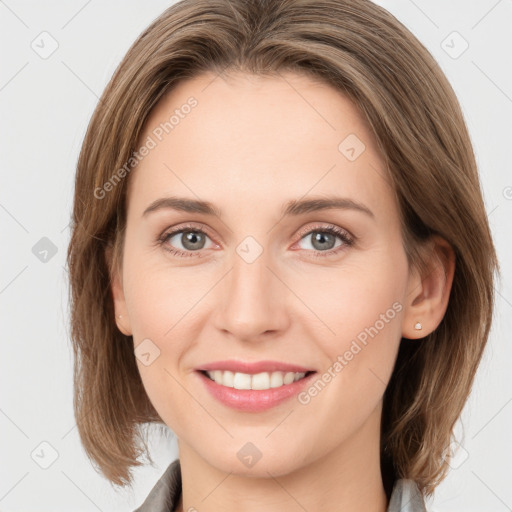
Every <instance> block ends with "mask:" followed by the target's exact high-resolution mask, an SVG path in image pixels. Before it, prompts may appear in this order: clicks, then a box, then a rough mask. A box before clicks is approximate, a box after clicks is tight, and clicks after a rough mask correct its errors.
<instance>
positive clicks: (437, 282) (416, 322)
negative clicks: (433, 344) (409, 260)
mask: <svg viewBox="0 0 512 512" xmlns="http://www.w3.org/2000/svg"><path fill="white" fill-rule="evenodd" d="M431 242H432V243H431V246H430V250H429V254H428V256H427V265H426V269H425V271H424V272H423V274H422V275H420V273H419V272H418V271H415V272H414V273H412V274H411V276H410V278H409V286H408V292H407V296H406V304H405V311H404V315H403V317H402V337H404V338H408V339H420V338H424V337H425V336H427V335H428V334H430V333H431V332H433V331H435V329H437V327H438V326H439V324H440V323H441V321H442V319H443V318H444V315H445V313H446V310H447V308H448V301H449V298H450V291H451V287H452V283H453V276H454V273H455V253H454V251H453V248H452V247H451V246H450V244H449V243H448V242H447V241H446V240H444V239H443V238H441V237H439V236H433V237H432V239H431Z"/></svg>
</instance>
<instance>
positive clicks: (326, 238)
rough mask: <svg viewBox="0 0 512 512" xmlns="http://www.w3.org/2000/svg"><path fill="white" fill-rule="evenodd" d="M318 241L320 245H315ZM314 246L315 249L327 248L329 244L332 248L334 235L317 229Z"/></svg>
mask: <svg viewBox="0 0 512 512" xmlns="http://www.w3.org/2000/svg"><path fill="white" fill-rule="evenodd" d="M325 242H327V244H326V243H325ZM328 242H331V243H330V244H329V243H328ZM317 243H319V245H318V247H317V246H316V245H315V244H317ZM313 246H314V247H315V249H325V248H326V247H327V246H329V247H327V248H328V249H332V248H333V247H334V235H332V234H330V233H323V232H319V231H317V232H316V233H315V235H314V237H313Z"/></svg>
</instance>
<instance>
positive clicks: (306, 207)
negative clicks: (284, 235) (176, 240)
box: [142, 196, 375, 218]
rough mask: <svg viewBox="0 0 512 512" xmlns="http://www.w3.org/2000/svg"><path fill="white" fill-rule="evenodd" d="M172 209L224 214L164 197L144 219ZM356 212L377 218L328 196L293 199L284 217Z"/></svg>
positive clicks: (359, 205) (205, 204) (354, 204)
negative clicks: (317, 213) (324, 212)
mask: <svg viewBox="0 0 512 512" xmlns="http://www.w3.org/2000/svg"><path fill="white" fill-rule="evenodd" d="M162 209H171V210H177V211H182V212H188V213H202V214H204V215H214V216H216V217H219V218H222V212H221V210H220V209H218V208H217V207H216V206H214V205H213V204H212V203H210V202H208V201H201V200H197V199H188V198H185V197H162V198H160V199H157V200H155V201H153V202H152V203H151V204H150V205H149V206H148V207H147V208H146V209H145V210H144V213H143V214H142V216H143V217H145V216H147V215H149V214H150V213H152V212H155V211H158V210H162ZM333 209H339V210H355V211H358V212H361V213H364V214H366V215H368V216H369V217H371V218H375V215H374V214H373V212H372V211H371V210H370V209H369V208H368V207H367V206H365V205H364V204H362V203H359V202H357V201H354V200H352V199H349V198H346V197H337V196H328V197H322V198H315V199H293V200H291V201H288V202H287V203H285V205H284V207H283V210H282V216H283V217H284V216H288V215H302V214H304V213H310V212H317V211H320V210H333Z"/></svg>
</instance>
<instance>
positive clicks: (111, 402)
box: [68, 0, 498, 494]
mask: <svg viewBox="0 0 512 512" xmlns="http://www.w3.org/2000/svg"><path fill="white" fill-rule="evenodd" d="M225 70H235V71H242V72H246V73H252V74H257V75H273V76H276V75H277V76H278V75H279V72H281V71H287V70H290V71H295V72H299V73H303V74H307V75H309V76H310V77H312V78H315V79H318V80H320V81H322V82H323V83H326V84H329V85H331V86H334V87H335V88H337V89H338V90H339V91H340V93H343V94H345V95H347V96H348V97H349V98H350V99H351V100H352V101H353V102H354V103H355V105H357V106H358V107H359V108H360V111H361V113H362V115H364V117H365V120H366V122H367V123H368V126H369V127H370V128H371V130H372V131H373V133H374V134H375V137H376V139H377V142H378V145H379V149H380V151H381V152H382V157H383V159H384V162H385V164H386V167H387V170H388V172H389V176H390V184H391V186H392V188H393V191H394V193H395V194H396V197H397V200H398V204H399V208H400V215H401V220H402V232H403V240H404V247H405V250H406V252H407V256H408V259H409V263H410V264H411V263H412V264H413V265H418V266H419V267H421V265H422V260H421V252H420V248H421V246H422V244H423V243H424V242H425V241H428V240H429V239H430V238H431V237H432V235H438V236H440V237H442V238H443V239H445V240H446V241H448V242H449V244H450V245H451V246H452V248H453V250H454V252H455V256H456V266H455V275H454V279H453V285H452V290H451V295H450V300H449V304H448V308H447V311H446V314H445V316H444V318H443V320H442V322H441V324H440V325H439V327H438V328H437V329H436V330H435V331H434V332H432V333H431V334H430V335H428V336H427V337H426V338H425V339H423V340H420V341H414V342H411V341H409V340H405V339H402V341H401V345H400V350H399V353H398V358H397V361H396V365H395V368H394V371H393V374H392V377H391V381H390V383H389V385H388V387H387V390H386V392H385V396H384V407H383V417H382V435H381V461H382V464H383V468H384V467H386V468H387V469H386V471H387V472H388V473H390V474H391V475H392V477H393V478H411V479H414V480H415V481H416V482H417V483H418V485H419V487H420V489H422V490H423V491H424V492H425V493H426V494H431V493H432V491H433V490H434V488H435V486H436V485H437V484H438V483H439V482H440V481H441V479H442V478H444V476H445V474H446V470H447V462H446V460H445V457H444V454H445V451H446V449H447V447H448V446H449V444H450V441H451V440H452V435H453V434H452V432H453V427H454V424H455V422H456V420H457V419H458V417H459V415H460V413H461V411H462V408H463V406H464V403H465V401H466V399H467V397H468V395H469V393H470V390H471V386H472V383H473V379H474V376H475V372H476V369H477V367H478V364H479V361H480V358H481V356H482V352H483V350H484V347H485V345H486V342H487V339H488V335H489V329H490V326H491V321H492V312H493V303H494V285H493V281H494V278H495V276H494V273H495V271H497V270H498V262H497V258H496V253H495V249H494V246H493V242H492V238H491V234H490V230H489V226H488V222H487V216H486V211H485V208H484V204H483V200H482V193H481V186H480V182H479V177H478V171H477V166H476V162H475V157H474V154H473V149H472V144H471V140H470V137H469V134H468V131H467V128H466V125H465V121H464V118H463V114H462V112H461V109H460V106H459V103H458V101H457V98H456V96H455V94H454V91H453V89H452V87H451V86H450V84H449V82H448V80H447V79H446V77H445V76H444V74H443V73H442V71H441V70H440V68H439V66H438V65H437V63H436V61H435V60H434V58H433V57H432V56H431V55H430V53H429V52H428V51H427V50H426V49H425V47H424V46H423V45H422V44H421V43H420V42H419V41H418V40H417V39H416V38H415V37H414V36H413V35H412V34H411V33H410V32H409V31H408V30H407V29H406V28H405V27H404V26H403V25H402V24H401V23H400V22H399V21H398V20H397V19H396V18H395V17H393V16H392V15H391V14H390V13H389V12H387V11H386V10H384V9H382V8H381V7H379V6H377V5H375V4H373V3H371V2H370V1H368V0H357V1H355V0H272V1H264V0H183V1H180V2H178V3H176V4H174V5H173V6H171V7H170V8H168V9H167V10H166V11H165V12H164V13H163V14H162V15H161V16H159V17H158V18H157V19H156V20H155V21H154V22H153V23H152V24H151V25H150V26H149V27H148V28H147V29H146V30H144V32H143V33H142V34H141V35H140V36H139V38H138V39H137V40H136V41H135V43H134V44H133V45H132V47H131V48H130V49H129V51H128V53H127V54H126V56H125V57H124V59H123V60H122V62H121V63H120V65H119V67H118V68H117V70H116V72H115V73H114V75H113V76H112V78H111V80H110V82H109V83H108V85H107V87H106V89H105V91H104V93H103V95H102V97H101V99H100V101H99V103H98V106H97V108H96V110H95V112H94V114H93V116H92V119H91V122H90V124H89V127H88V130H87V133H86V135H85V139H84V142H83V146H82V149H81V152H80V156H79V160H78V165H77V171H76V182H75V195H74V206H73V217H72V237H71V241H70V244H69V248H68V267H69V278H70V291H71V294H70V300H71V337H72V343H73V348H74V355H75V367H74V409H75V417H76V421H77V426H78V431H79V434H80V437H81V441H82V443H83V446H84V448H85V451H86V453H87V454H88V456H89V457H90V458H91V460H92V461H94V462H95V463H97V465H98V466H99V468H100V470H101V471H102V472H103V474H104V475H105V476H106V477H107V478H108V479H109V480H110V481H111V482H112V483H114V484H117V485H127V484H128V485H129V484H131V483H132V477H131V471H130V469H131V467H133V466H139V465H141V464H142V462H141V461H140V460H138V459H139V457H140V456H141V455H142V454H145V455H149V454H148V453H147V451H148V450H147V444H146V441H145V440H144V438H143V434H142V429H141V428H140V427H141V426H143V425H145V424H148V423H157V424H160V425H164V423H163V421H162V420H161V418H160V417H159V415H158V413H157V412H156V410H155V409H154V408H153V406H152V404H151V403H150V401H149V398H148V396H147V395H146V392H145V390H144V388H143V385H142V381H141V378H140V376H139V372H138V369H137V365H136V361H135V356H134V351H133V342H132V339H131V337H127V336H125V335H123V334H122V333H121V332H120V331H119V330H118V329H117V327H116V322H115V318H114V307H113V298H112V294H111V288H110V282H111V281H110V279H111V276H112V272H113V271H115V270H116V269H118V268H120V262H121V255H122V251H123V238H124V229H125V226H126V200H125V198H126V186H127V181H128V179H129V176H126V177H125V178H124V179H121V180H119V182H118V183H116V186H114V187H111V190H109V191H108V193H104V194H103V197H101V198H99V197H98V196H99V195H98V194H97V193H96V192H95V191H97V190H99V189H101V187H103V185H104V184H105V183H106V182H107V181H109V180H110V179H111V178H112V176H113V174H114V173H115V171H116V170H118V169H121V168H123V166H124V165H125V163H126V162H127V161H129V159H130V158H131V157H132V155H133V152H134V151H135V150H136V149H137V144H138V142H139V137H140V135H141V132H142V129H143V127H144V123H145V121H146V119H147V118H148V116H149V114H150V112H151V110H152V108H153V107H154V106H155V105H156V103H157V102H158V101H159V99H160V98H162V96H163V95H164V94H165V93H166V92H168V91H170V90H171V89H172V88H173V86H175V85H176V84H177V83H178V82H179V81H181V80H186V79H187V78H192V77H194V76H197V75H199V74H200V73H202V72H205V71H213V72H215V73H220V72H222V71H225ZM108 247H113V248H114V252H113V258H112V259H111V260H110V259H109V258H107V257H106V250H107V248H108ZM149 459H150V460H151V458H150V457H149ZM388 470H389V471H388ZM383 473H384V470H383ZM383 476H385V475H383Z"/></svg>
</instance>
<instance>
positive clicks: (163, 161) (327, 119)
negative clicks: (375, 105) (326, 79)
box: [129, 72, 392, 212]
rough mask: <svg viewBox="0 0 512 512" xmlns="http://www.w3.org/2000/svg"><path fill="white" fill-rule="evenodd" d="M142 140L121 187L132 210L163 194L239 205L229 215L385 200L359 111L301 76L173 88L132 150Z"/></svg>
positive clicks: (195, 82) (205, 77) (192, 82)
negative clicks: (324, 200)
mask: <svg viewBox="0 0 512 512" xmlns="http://www.w3.org/2000/svg"><path fill="white" fill-rule="evenodd" d="M149 139H151V141H152V143H151V145H152V146H154V147H153V148H152V149H151V150H150V151H149V152H148V154H147V155H146V156H145V157H144V158H143V159H142V160H141V161H140V162H139V164H138V165H137V167H136V168H135V170H134V171H132V175H131V176H130V180H129V181H130V187H129V203H131V204H132V206H133V207H134V208H136V209H137V210H138V211H140V212H141V211H142V210H143V208H144V207H145V206H147V204H146V203H147V202H148V201H151V200H154V199H155V198H157V197H161V196H162V195H165V193H168V194H169V195H187V196H190V197H193V196H194V195H195V196H198V197H201V198H204V199H208V200H209V201H211V202H213V203H216V202H220V203H226V201H228V202H229V199H230V198H231V199H232V201H233V205H235V202H236V199H237V198H238V204H236V206H237V208H238V211H240V208H243V206H244V205H245V206H246V207H247V208H248V210H250V209H251V208H253V207H254V205H255V204H259V205H260V206H261V205H262V204H265V202H266V201H267V202H268V201H269V200H271V199H276V200H279V201H281V200H282V201H283V202H284V201H285V200H286V199H292V198H298V197H302V196H304V195H305V194H308V193H311V194H325V193H329V194H330V193H334V192H336V193H339V194H342V195H346V196H352V197H353V196H357V199H358V200H361V201H365V202H367V203H375V202H376V201H377V202H380V203H382V207H386V204H385V203H386V201H387V202H388V203H389V202H390V201H392V199H391V190H389V186H388V184H387V180H386V172H385V171H384V169H383V163H382V161H381V158H380V154H379V151H378V146H377V143H376V140H375V137H374V135H373V133H372V131H371V130H370V129H369V127H368V125H367V123H366V122H365V119H364V118H363V116H362V115H361V113H360V111H359V109H358V108H357V107H356V105H355V104H354V103H353V102H352V101H351V100H350V99H349V98H348V97H347V96H345V95H343V94H342V93H340V91H338V90H337V89H335V88H334V87H332V86H330V85H327V84H324V83H321V82H320V81H319V80H313V79H311V78H309V77H308V76H306V75H300V74H296V73H292V72H287V73H281V74H280V75H276V76H272V77H269V76H266V77H263V76H255V75H248V74H243V73H232V74H230V75H224V76H218V75H215V74H212V73H204V74H202V75H199V76H197V77H195V78H193V79H189V80H186V81H182V82H180V83H179V84H178V85H177V86H175V87H174V88H173V89H172V90H171V91H170V92H169V93H167V94H166V95H165V96H164V97H163V98H162V99H161V100H160V101H159V102H158V104H157V105H156V107H155V108H154V109H153V111H152V112H151V114H150V116H149V118H148V120H147V122H146V124H145V127H144V130H143V133H142V136H141V138H140V139H139V146H140V145H141V144H144V143H145V142H147V141H148V140H149ZM240 197H243V198H244V201H243V204H240V202H241V201H240ZM249 198H250V199H251V200H250V201H249V200H248V199H249ZM253 203H254V204H253ZM387 206H388V207H389V206H390V205H389V204H388V205H387Z"/></svg>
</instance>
